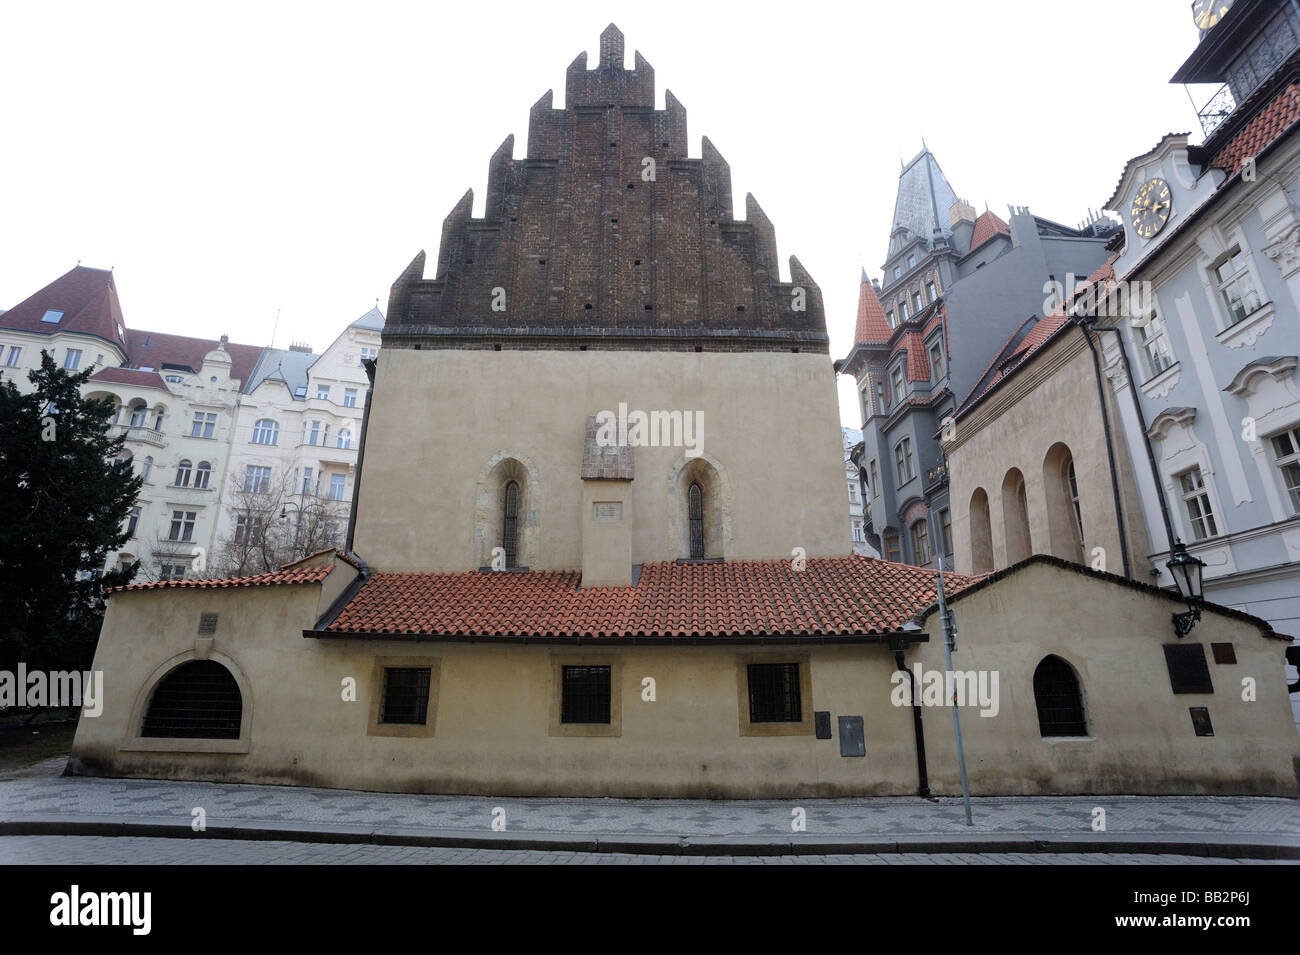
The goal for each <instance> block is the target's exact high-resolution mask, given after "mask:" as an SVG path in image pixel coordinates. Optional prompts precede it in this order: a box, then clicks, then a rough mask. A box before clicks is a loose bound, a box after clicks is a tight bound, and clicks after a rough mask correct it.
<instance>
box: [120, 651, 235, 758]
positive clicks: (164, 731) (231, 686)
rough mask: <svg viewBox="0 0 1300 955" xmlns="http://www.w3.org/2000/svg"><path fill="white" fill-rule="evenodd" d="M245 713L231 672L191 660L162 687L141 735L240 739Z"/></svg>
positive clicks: (174, 672) (204, 661) (156, 692)
mask: <svg viewBox="0 0 1300 955" xmlns="http://www.w3.org/2000/svg"><path fill="white" fill-rule="evenodd" d="M243 711H244V701H243V696H242V695H241V694H240V692H239V684H238V683H236V682H235V678H234V677H233V676H231V674H230V671H229V670H227V669H226V668H225V667H224V666H222V665H221V664H220V663H217V662H216V661H214V660H191V661H190V662H189V663H182V664H181V665H180V666H178V667H177V668H176V669H174V670H172V671H171V672H170V673H168V674H167V675H166V676H165V677H163V679H162V681H161V682H160V683H159V684H158V687H157V688H156V689H155V690H154V692H153V699H151V700H150V701H149V711H148V713H147V714H146V715H145V719H144V728H143V729H142V730H141V732H140V735H141V736H150V737H167V738H172V739H239V728H240V721H241V719H242V717H243Z"/></svg>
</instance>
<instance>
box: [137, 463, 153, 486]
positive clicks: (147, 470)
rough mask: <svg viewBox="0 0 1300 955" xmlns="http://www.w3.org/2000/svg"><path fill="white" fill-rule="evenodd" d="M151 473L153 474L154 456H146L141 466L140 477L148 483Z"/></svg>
mask: <svg viewBox="0 0 1300 955" xmlns="http://www.w3.org/2000/svg"><path fill="white" fill-rule="evenodd" d="M151 474H153V458H145V459H144V464H142V465H141V466H140V479H141V480H143V481H144V482H145V483H146V484H148V483H149V475H151Z"/></svg>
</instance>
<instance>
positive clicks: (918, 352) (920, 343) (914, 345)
mask: <svg viewBox="0 0 1300 955" xmlns="http://www.w3.org/2000/svg"><path fill="white" fill-rule="evenodd" d="M904 349H906V350H907V380H908V381H929V380H930V356H929V355H928V354H927V353H926V350H925V339H924V338H923V337H922V335H921V333H920V332H908V333H907V334H905V335H904V336H903V337H902V338H901V339H899V342H898V347H897V348H896V349H894V353H893V354H891V355H890V356H889V357H890V359H893V357H894V355H897V354H898V353H899V352H900V351H903V350H904Z"/></svg>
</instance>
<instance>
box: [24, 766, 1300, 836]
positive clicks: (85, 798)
mask: <svg viewBox="0 0 1300 955" xmlns="http://www.w3.org/2000/svg"><path fill="white" fill-rule="evenodd" d="M57 762H58V761H49V764H48V765H46V764H43V768H44V769H45V770H46V771H44V772H40V773H29V774H27V775H23V776H18V777H16V778H9V779H4V780H0V822H8V821H14V820H19V819H45V820H52V819H67V820H76V819H81V820H89V821H110V822H118V823H132V822H140V823H150V824H171V825H186V826H188V825H189V824H190V821H191V819H192V818H193V811H194V810H195V809H196V808H201V809H203V811H204V814H205V816H206V823H207V826H208V827H210V828H216V829H220V828H222V827H228V826H233V825H243V826H250V825H261V826H266V827H277V826H280V827H290V828H300V829H318V830H330V831H339V832H376V831H379V832H404V833H408V834H410V833H416V834H418V833H420V832H426V831H427V832H438V833H452V834H455V833H462V834H465V835H482V834H485V833H491V832H492V831H493V820H494V818H495V819H498V820H503V821H504V826H505V831H506V833H508V834H512V835H520V834H538V835H544V836H552V837H559V836H565V835H572V836H599V837H603V838H609V837H633V838H635V837H675V838H684V839H690V838H699V837H733V838H748V839H750V840H751V841H752V840H763V839H771V840H774V841H775V840H781V839H786V840H788V839H790V838H792V837H794V838H799V839H806V840H808V841H816V837H820V838H822V839H832V838H835V837H845V838H854V837H856V838H866V837H871V836H879V837H882V838H884V839H892V838H899V837H924V836H928V835H935V836H945V837H948V838H952V837H955V836H962V835H973V836H977V837H983V838H989V837H991V836H997V835H1007V834H1020V835H1025V836H1034V835H1040V834H1046V835H1049V836H1054V837H1056V838H1063V837H1073V836H1076V835H1077V836H1083V837H1089V838H1091V837H1095V836H1097V835H1098V834H1097V833H1095V832H1094V831H1093V829H1092V824H1093V818H1094V813H1093V810H1094V809H1095V808H1102V809H1105V811H1106V834H1107V835H1111V836H1115V835H1117V834H1126V835H1129V836H1134V835H1143V834H1149V835H1155V836H1160V837H1165V838H1173V837H1187V838H1188V839H1190V840H1192V841H1213V840H1216V839H1219V840H1222V839H1225V838H1226V839H1235V840H1238V841H1240V840H1243V839H1247V838H1250V837H1261V838H1265V837H1266V838H1267V839H1268V841H1273V842H1291V843H1293V844H1297V845H1300V801H1297V800H1293V799H1280V798H1262V797H1255V798H1253V797H1235V796H1221V797H1216V796H1197V797H1183V796H1163V797H1158V796H1044V797H983V798H977V799H975V800H973V802H974V820H975V825H974V826H973V827H967V826H966V824H965V815H964V812H963V808H962V801H961V800H960V799H958V798H944V799H937V800H933V801H929V800H923V799H919V798H916V797H878V798H871V799H806V800H795V799H789V800H762V801H745V800H717V801H703V800H667V799H664V800H632V799H582V798H567V799H556V798H505V797H485V796H427V795H406V794H390V793H367V792H356V791H350V790H333V789H307V788H296V787H286V786H250V785H237V784H222V783H204V782H173V781H165V780H139V779H131V780H126V779H102V778H88V777H65V776H58V775H54V774H53V771H52V770H53V769H54V764H55V763H57ZM798 809H802V810H803V818H804V820H805V822H806V829H805V830H804V832H803V833H802V834H795V833H794V831H793V829H792V823H793V821H794V820H795V818H796V813H795V810H798ZM497 810H500V812H497ZM498 825H500V823H498Z"/></svg>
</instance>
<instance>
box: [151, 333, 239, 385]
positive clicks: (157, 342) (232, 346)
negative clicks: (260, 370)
mask: <svg viewBox="0 0 1300 955" xmlns="http://www.w3.org/2000/svg"><path fill="white" fill-rule="evenodd" d="M219 345H221V342H219V341H217V340H216V339H211V338H190V337H189V336H187V335H169V334H167V333H165V332H138V331H136V330H135V329H131V330H130V331H128V332H127V346H128V347H127V353H128V354H129V356H130V362H131V364H132V365H133V366H135V367H136V368H139V367H141V366H143V367H146V368H154V369H156V370H158V371H162V366H163V364H164V363H166V364H169V365H184V366H187V367H189V368H193V369H194V370H195V371H198V370H199V369H200V368H202V367H203V356H204V355H206V354H207V353H208V352H210V351H215V350H216V349H217V347H218V346H219ZM224 347H225V349H226V353H227V354H228V355H230V360H231V362H232V365H231V369H230V377H232V378H238V379H239V380H240V381H241V382H247V381H248V378H249V376H250V375H251V374H252V373H253V366H254V365H256V364H257V359H258V358H259V357H260V356H261V354H262V349H261V347H260V346H258V345H239V344H236V343H234V342H226V343H225V346H224Z"/></svg>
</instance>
